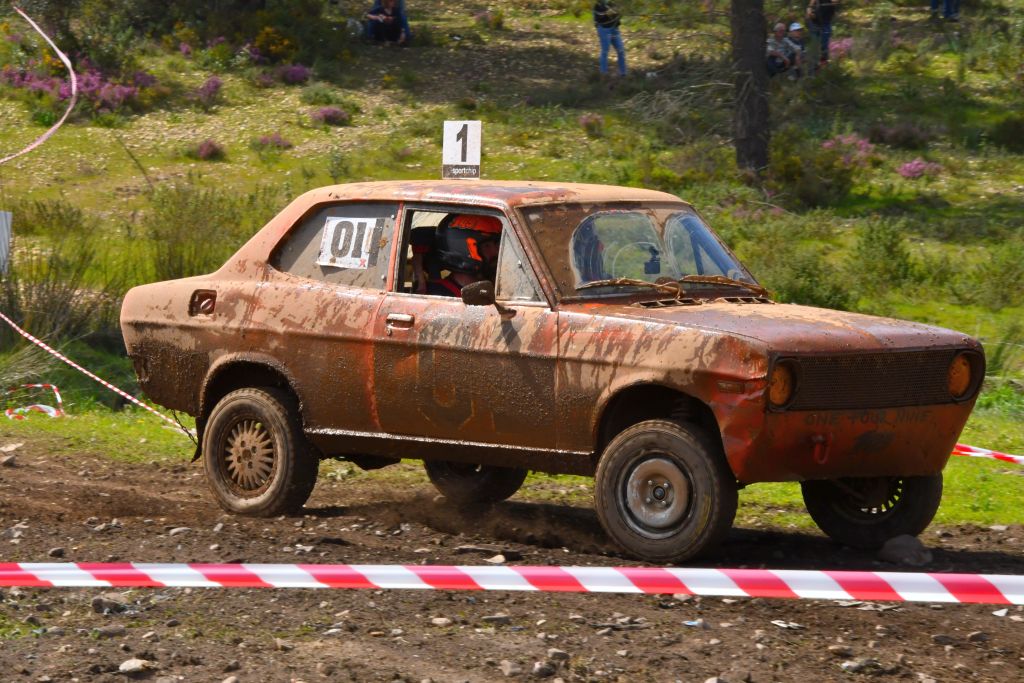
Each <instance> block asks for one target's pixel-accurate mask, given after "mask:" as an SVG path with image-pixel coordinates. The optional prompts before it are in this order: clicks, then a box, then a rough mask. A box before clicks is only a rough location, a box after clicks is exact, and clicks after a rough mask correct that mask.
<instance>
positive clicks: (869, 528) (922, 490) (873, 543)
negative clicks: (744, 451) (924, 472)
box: [800, 474, 942, 550]
mask: <svg viewBox="0 0 1024 683" xmlns="http://www.w3.org/2000/svg"><path fill="white" fill-rule="evenodd" d="M800 488H801V489H802V491H803V495H804V505H806V506H807V512H809V513H810V515H811V519H813V520H814V523H815V524H817V525H818V528H819V529H821V530H822V531H824V532H825V533H826V534H827V535H828V536H829V537H830V538H832V539H833V540H835V541H837V542H839V543H842V544H844V545H848V546H851V547H853V548H863V549H866V550H870V549H874V548H879V547H881V546H882V545H883V544H884V543H885V542H886V541H888V540H889V539H890V538H895V537H896V536H902V535H904V534H909V535H911V536H917V535H918V534H919V533H921V532H922V531H924V530H925V528H926V527H927V526H928V525H929V524H930V523H931V521H932V519H933V518H934V517H935V512H936V511H937V510H938V509H939V503H940V502H941V501H942V474H936V475H933V476H930V477H873V478H863V479H837V480H821V481H818V480H815V481H805V482H801V484H800Z"/></svg>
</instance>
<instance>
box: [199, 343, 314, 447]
mask: <svg viewBox="0 0 1024 683" xmlns="http://www.w3.org/2000/svg"><path fill="white" fill-rule="evenodd" d="M245 387H276V388H277V389H280V390H282V391H285V392H287V393H288V394H290V395H291V396H292V397H293V398H294V399H295V403H296V404H297V405H298V406H299V408H300V409H299V418H300V420H301V419H302V410H301V406H302V395H301V394H300V393H299V391H298V390H297V389H296V388H295V378H294V377H292V376H291V374H290V373H289V372H288V370H287V369H286V368H285V367H284V366H283V365H281V364H280V363H278V362H277V361H276V360H274V359H271V358H261V357H251V356H242V357H237V356H236V357H232V358H227V359H224V360H222V361H220V362H218V363H216V364H215V365H214V366H213V367H212V368H210V372H209V373H207V376H206V381H205V382H204V383H203V388H202V392H201V395H200V400H199V414H198V415H197V416H196V430H197V432H198V438H199V443H200V444H201V443H202V442H203V430H204V429H205V427H206V421H207V419H208V418H209V416H210V411H211V410H213V407H214V406H215V405H217V402H218V401H220V400H221V399H222V398H224V397H225V396H227V395H228V394H229V393H231V392H232V391H234V390H235V389H243V388H245Z"/></svg>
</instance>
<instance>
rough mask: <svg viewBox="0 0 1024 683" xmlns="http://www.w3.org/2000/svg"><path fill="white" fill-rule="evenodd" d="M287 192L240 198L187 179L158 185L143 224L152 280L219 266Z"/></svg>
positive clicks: (268, 190) (260, 192)
mask: <svg viewBox="0 0 1024 683" xmlns="http://www.w3.org/2000/svg"><path fill="white" fill-rule="evenodd" d="M290 194H291V192H290V190H288V189H287V188H284V187H269V186H267V187H261V188H258V189H256V190H254V191H252V192H251V193H249V194H248V195H245V196H239V195H238V193H237V192H231V191H227V190H221V189H217V188H204V187H201V186H199V185H197V184H196V183H195V182H194V179H191V178H190V179H189V182H187V183H184V184H182V185H176V186H167V185H161V186H159V187H157V189H156V191H154V192H153V193H152V194H151V195H150V196H149V206H148V207H146V210H145V212H144V213H143V217H142V221H141V222H142V229H143V234H144V235H145V236H146V237H147V238H148V239H149V244H150V248H151V254H152V266H153V271H154V275H155V277H156V278H157V279H159V280H171V279H175V278H181V277H187V276H190V275H199V274H201V273H208V272H211V271H212V270H214V269H216V268H219V267H220V266H221V265H222V264H223V263H224V261H225V260H226V259H227V258H228V257H229V256H230V255H231V254H232V253H234V251H235V250H236V249H238V247H239V246H240V245H241V243H242V242H243V241H244V240H245V239H247V238H248V237H249V236H250V235H251V234H252V233H253V232H254V231H255V230H256V229H257V228H258V227H260V226H262V225H263V224H264V223H265V222H266V221H267V219H268V218H270V217H271V216H272V215H273V214H274V213H275V212H276V211H277V210H278V208H279V205H280V203H281V202H282V201H283V200H285V199H286V197H287V196H288V195H290Z"/></svg>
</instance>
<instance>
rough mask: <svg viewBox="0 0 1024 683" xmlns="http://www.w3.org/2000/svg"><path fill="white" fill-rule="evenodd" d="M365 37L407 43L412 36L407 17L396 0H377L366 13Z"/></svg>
mask: <svg viewBox="0 0 1024 683" xmlns="http://www.w3.org/2000/svg"><path fill="white" fill-rule="evenodd" d="M366 21H367V23H366V37H367V38H369V39H370V40H372V41H374V42H378V43H382V42H385V41H387V42H389V43H395V44H397V45H408V44H409V40H410V39H411V38H412V32H411V31H410V30H409V19H408V17H406V16H405V10H404V9H403V8H402V7H401V6H400V5H399V4H398V0H377V2H375V3H374V4H373V7H371V8H370V11H369V12H368V13H367V15H366Z"/></svg>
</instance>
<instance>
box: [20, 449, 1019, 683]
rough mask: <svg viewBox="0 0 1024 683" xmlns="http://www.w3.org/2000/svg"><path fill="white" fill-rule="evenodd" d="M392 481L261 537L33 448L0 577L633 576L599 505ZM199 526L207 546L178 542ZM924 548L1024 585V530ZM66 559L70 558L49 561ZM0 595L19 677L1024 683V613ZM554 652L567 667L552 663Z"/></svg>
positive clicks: (592, 599) (202, 507) (93, 466)
mask: <svg viewBox="0 0 1024 683" xmlns="http://www.w3.org/2000/svg"><path fill="white" fill-rule="evenodd" d="M5 442H6V441H5ZM403 467H404V466H403ZM390 479H391V480H392V481H389V478H385V477H380V478H375V477H373V476H370V477H359V478H356V479H355V480H354V481H353V480H344V481H337V480H334V479H329V478H323V477H322V478H321V481H320V483H319V484H318V487H317V490H316V491H315V492H314V494H313V498H312V500H311V501H310V503H309V505H307V507H306V509H305V515H304V516H298V517H292V518H287V519H285V518H279V519H271V520H253V519H243V518H236V517H231V516H227V515H224V514H222V513H221V511H220V510H219V509H218V508H217V507H216V506H215V505H214V503H213V502H212V499H211V498H210V496H209V495H208V493H207V490H206V487H205V482H204V481H203V478H202V473H201V468H200V467H199V466H198V465H192V466H185V465H179V464H149V465H129V464H124V463H120V462H114V461H110V460H106V459H102V458H95V457H89V456H81V455H76V454H72V453H59V452H52V451H50V452H47V449H45V448H44V447H43V446H42V445H41V444H34V443H27V444H25V445H24V446H23V447H22V448H20V449H19V450H17V459H16V465H15V466H14V467H4V468H0V561H3V562H19V561H20V562H26V561H33V562H40V561H148V562H171V561H174V562H182V561H197V562H238V561H249V562H324V563H326V562H345V563H380V564H391V563H403V564H416V563H432V564H479V563H482V562H483V561H484V560H485V559H487V558H489V557H491V556H492V555H495V554H497V553H498V552H503V553H504V554H505V555H506V557H507V559H508V560H509V562H510V563H513V564H520V563H522V564H548V563H550V564H583V565H587V564H591V565H607V564H620V565H621V564H629V561H628V560H625V559H623V558H621V557H615V556H609V554H611V553H612V549H611V548H610V547H609V546H608V545H607V543H606V541H605V540H604V537H603V534H602V532H601V530H600V528H599V526H598V523H597V519H596V517H595V516H594V514H593V513H592V512H591V511H590V510H589V509H586V508H579V507H568V506H559V505H552V504H550V503H531V502H521V501H520V498H519V497H517V498H516V499H514V500H513V501H511V502H509V503H505V504H503V505H500V506H498V507H497V508H495V509H493V510H491V511H490V512H488V513H486V514H485V515H483V516H481V515H480V514H479V513H477V514H474V515H466V516H463V515H461V514H460V513H458V512H456V511H454V510H453V509H451V508H450V507H448V506H447V505H446V504H444V503H443V502H442V501H440V500H438V499H436V497H435V493H434V491H433V490H432V489H431V488H430V487H429V485H428V484H427V483H426V479H425V478H423V479H422V482H423V483H422V484H414V485H411V486H407V485H401V486H395V485H394V484H393V478H390ZM413 481H416V479H413ZM115 520H116V521H115ZM179 527H188V528H189V530H188V531H182V532H176V533H175V534H174V535H171V534H170V531H171V530H172V529H177V528H179ZM940 534H941V535H940ZM924 540H925V542H926V544H927V545H929V546H931V548H932V550H933V552H934V554H935V559H934V562H933V563H932V564H931V565H929V566H928V568H927V569H928V571H958V572H984V573H1018V574H1019V573H1024V557H1022V555H1021V548H1022V546H1024V528H1020V527H1011V528H1009V529H1007V530H1005V531H997V530H991V529H979V528H948V529H935V528H931V529H929V530H928V531H927V532H926V533H925V535H924ZM460 546H463V548H461V549H460ZM465 546H475V547H476V549H475V550H466V548H465ZM57 548H61V549H63V551H64V554H63V557H62V558H61V559H57V558H54V557H49V556H48V553H49V552H50V551H51V550H53V549H57ZM700 564H701V565H702V566H749V567H759V566H767V567H772V568H805V569H812V568H813V569H825V568H834V569H884V570H894V569H899V568H896V567H893V566H892V565H887V564H884V563H880V562H878V561H876V560H874V558H873V557H871V556H870V555H866V554H862V553H858V552H855V551H852V550H848V549H842V548H839V547H837V546H835V545H833V544H831V543H830V542H828V541H827V540H825V539H824V538H823V537H820V536H816V535H810V534H797V533H788V532H785V531H777V530H763V529H759V530H749V529H736V530H735V531H734V532H733V534H732V535H731V536H730V537H729V539H728V541H727V543H726V544H725V546H724V547H723V548H722V549H721V550H720V552H719V553H718V554H717V555H715V556H714V557H712V558H709V559H708V560H705V561H703V562H701V563H700ZM0 595H2V603H0V640H2V644H0V671H3V672H4V674H3V675H2V676H0V678H2V679H3V680H5V681H7V680H24V681H47V680H53V681H64V680H80V681H108V680H109V681H114V680H117V681H123V680H125V678H126V676H125V674H120V673H118V672H117V670H118V666H119V665H120V664H121V663H122V662H124V661H126V660H129V659H131V658H133V657H134V658H140V659H145V660H148V661H150V662H152V663H153V664H154V665H155V666H156V667H158V668H157V669H154V670H152V671H149V672H144V673H142V674H139V675H136V678H143V679H147V680H152V681H161V680H163V681H166V682H169V681H178V680H185V681H222V680H224V679H227V678H229V677H232V676H235V677H237V679H238V680H239V681H292V680H302V681H307V682H309V681H322V680H332V681H333V680H338V681H349V680H354V681H378V680H380V681H390V680H403V681H422V680H425V679H430V680H433V681H485V680H506V673H505V672H506V671H508V672H509V673H510V674H511V676H510V677H511V678H512V679H520V680H523V679H536V678H537V677H535V676H534V674H533V671H534V667H535V663H537V662H540V663H542V665H543V664H546V663H548V662H549V661H550V664H549V665H548V666H547V667H546V670H545V671H542V672H540V673H542V674H546V675H547V676H548V678H549V679H551V680H554V679H556V678H559V677H560V678H562V679H564V680H566V681H570V680H581V681H582V680H595V681H598V680H600V681H606V680H618V681H646V680H650V681H670V680H682V681H694V680H695V681H704V680H706V679H708V678H711V677H714V676H721V677H722V678H723V679H724V680H727V681H758V682H760V681H776V680H777V681H792V680H836V679H843V680H849V679H850V678H851V677H854V678H856V677H859V676H871V677H875V678H879V677H881V678H888V679H894V680H895V679H900V680H909V681H918V680H924V679H927V678H932V679H935V680H939V681H942V680H977V681H988V680H991V681H995V680H999V681H1006V680H1016V679H1020V678H1021V677H1024V611H1022V610H1021V609H1020V608H1010V610H1009V612H1008V613H1007V614H1006V615H1004V616H996V615H993V611H995V610H996V609H997V607H995V606H980V605H979V606H969V605H964V606H961V605H945V606H941V605H896V604H881V603H858V604H852V605H848V606H840V603H834V602H826V601H800V602H785V601H771V600H732V599H719V598H703V599H701V598H691V599H683V598H681V597H680V598H673V597H671V596H609V595H596V594H595V595H575V594H523V593H476V594H471V593H445V592H429V593H420V592H413V591H405V592H398V591H393V592H384V591H376V592H372V593H371V592H366V591H329V590H323V591H303V590H290V591H285V590H279V591H274V590H189V589H162V590H154V589H139V590H131V591H124V592H116V593H115V592H109V593H105V592H103V591H102V590H98V589H88V590H80V589H55V590H35V589H30V590H19V589H8V590H4V591H3V592H2V594H0ZM97 598H99V599H98V600H97ZM97 610H99V611H97ZM104 612H106V613H104ZM503 614H504V615H508V617H507V619H505V618H502V617H500V616H498V615H503ZM485 617H494V618H493V619H485ZM437 618H446V619H450V620H451V623H450V624H449V625H436V624H435V623H434V622H432V620H433V619H437ZM779 620H782V621H785V622H795V623H796V624H799V625H801V626H802V627H803V628H799V629H797V628H781V627H779V626H777V625H774V624H772V622H773V621H779ZM687 622H690V624H691V625H687ZM695 623H696V624H697V625H692V624H695ZM971 634H973V635H971ZM552 648H554V649H556V650H560V651H562V652H564V653H565V655H564V656H563V655H560V654H559V653H557V652H555V653H553V657H554V659H553V660H551V657H550V656H549V650H551V649H552ZM560 657H567V659H566V660H564V661H561V660H560V659H559V658H560ZM847 662H853V663H855V664H849V663H847ZM844 663H847V664H845V666H846V667H847V668H851V667H852V668H854V669H856V668H857V667H858V666H859V667H860V669H859V671H857V672H847V671H844V669H843V668H842V667H843V666H844ZM538 666H540V665H538ZM516 670H519V673H516Z"/></svg>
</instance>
